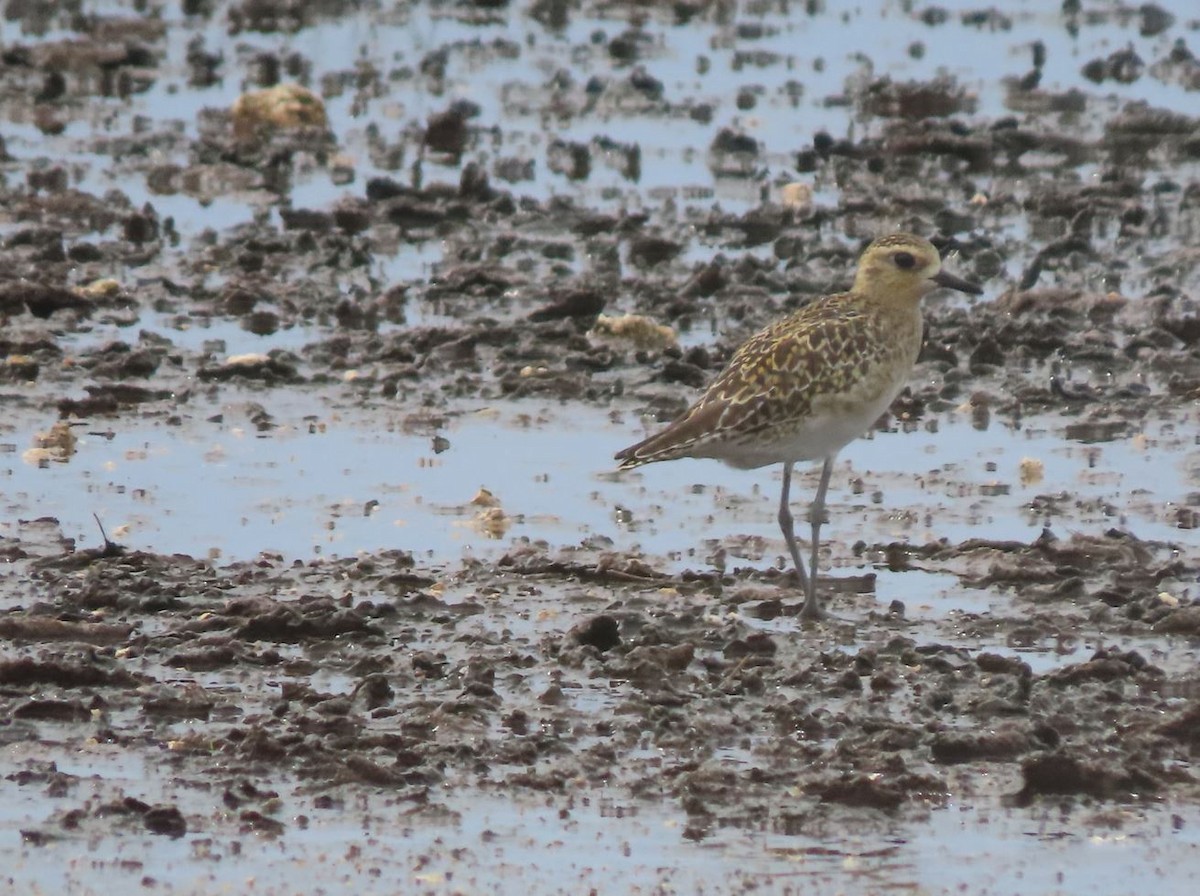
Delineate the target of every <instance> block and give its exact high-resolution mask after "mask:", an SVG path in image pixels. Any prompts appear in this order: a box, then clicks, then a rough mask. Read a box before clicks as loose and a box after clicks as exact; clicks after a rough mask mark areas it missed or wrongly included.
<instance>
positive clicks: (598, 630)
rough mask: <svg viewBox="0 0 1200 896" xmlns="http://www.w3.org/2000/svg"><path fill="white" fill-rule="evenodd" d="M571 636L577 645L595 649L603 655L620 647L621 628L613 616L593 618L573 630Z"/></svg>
mask: <svg viewBox="0 0 1200 896" xmlns="http://www.w3.org/2000/svg"><path fill="white" fill-rule="evenodd" d="M569 636H570V638H571V640H573V641H574V642H575V643H576V644H580V645H583V646H585V647H594V648H596V649H597V650H599V651H600V652H601V653H604V652H606V651H609V650H612V649H613V648H614V647H619V646H620V644H621V628H620V625H619V624H618V623H617V620H616V619H614V618H613V617H612V616H608V615H601V616H593V617H592V618H591V619H589V620H587V621H586V622H581V623H579V625H577V626H575V627H574V628H572V629H571V631H570V633H569Z"/></svg>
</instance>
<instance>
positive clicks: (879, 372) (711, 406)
mask: <svg viewBox="0 0 1200 896" xmlns="http://www.w3.org/2000/svg"><path fill="white" fill-rule="evenodd" d="M937 286H946V287H949V288H951V289H957V290H960V291H963V292H972V293H978V292H980V289H979V287H977V286H974V285H973V284H970V283H967V282H966V281H963V280H960V279H958V278H957V277H953V276H952V275H950V274H947V273H945V272H944V271H942V270H941V259H940V258H939V256H938V253H937V250H936V249H935V248H934V247H933V245H932V244H930V243H929V242H928V241H927V240H924V239H922V238H921V237H918V236H914V235H912V234H909V233H895V234H892V235H891V236H886V237H883V238H881V239H878V240H876V241H875V242H873V243H872V244H871V245H870V246H868V247H867V249H866V251H865V252H864V253H863V255H862V258H861V259H859V263H858V271H857V273H856V275H855V279H854V285H853V287H852V288H851V290H850V291H849V292H844V293H838V294H836V295H830V296H824V297H822V298H819V299H817V300H815V301H813V302H812V303H810V304H808V305H806V306H805V307H803V308H801V309H800V310H799V311H796V312H795V313H793V314H791V315H789V316H788V317H785V318H783V319H782V320H779V321H776V322H775V323H773V324H771V325H770V326H768V327H766V328H765V329H763V330H761V331H759V332H758V333H756V334H755V335H754V336H752V337H750V339H749V340H747V341H746V342H745V343H744V344H743V345H742V346H741V347H740V348H739V349H738V350H737V351H736V352H735V353H734V355H733V357H732V358H731V359H730V361H729V364H728V365H727V366H726V368H725V369H724V370H723V371H722V372H721V373H720V374H719V375H718V376H717V378H716V380H714V381H713V383H712V384H711V385H710V386H709V387H708V389H707V390H705V392H704V394H703V395H702V396H701V397H700V398H699V400H698V401H696V403H695V404H693V405H692V406H691V407H690V408H689V409H688V410H687V411H686V412H684V414H683V415H682V416H680V417H679V419H677V420H676V421H675V422H674V423H672V424H670V425H669V426H668V427H667V428H666V429H664V430H662V431H661V432H659V433H657V434H655V435H653V436H651V437H650V438H648V439H645V440H643V441H641V442H638V443H637V444H636V445H631V446H630V447H629V448H626V449H624V450H623V451H620V452H618V453H617V455H616V457H617V459H618V460H620V461H621V469H629V468H631V467H637V466H640V465H642V464H648V463H654V462H656V461H663V460H674V459H676V458H681V457H708V458H716V459H718V460H723V461H725V462H726V463H728V464H730V465H732V466H736V467H760V466H764V465H766V464H772V463H782V464H783V465H784V478H783V493H782V496H781V500H780V511H779V522H780V527H781V528H782V530H783V535H784V540H785V541H786V542H787V545H788V550H789V553H790V554H791V556H792V559H793V561H794V562H795V565H796V572H797V575H798V576H799V578H800V581H801V584H802V586H803V587H804V588H805V591H806V592H807V594H806V600H805V604H804V615H805V616H808V617H816V616H820V615H821V609H820V604H819V603H818V602H817V599H816V565H817V564H816V559H817V550H816V548H817V543H818V538H819V530H820V517H821V516H822V515H823V513H824V500H825V490H826V487H827V486H828V483H829V476H830V473H831V471H832V463H833V458H834V456H835V455H836V454H837V452H838V451H839V450H840V449H841V448H842V446H843V445H845V444H846V443H847V442H850V441H851V440H853V439H854V438H856V437H858V436H860V435H862V434H863V433H864V432H865V431H866V430H867V429H868V428H869V427H870V425H871V424H872V423H873V422H874V421H875V420H876V419H877V418H878V417H879V415H880V414H882V413H883V412H884V411H885V410H886V409H887V407H888V406H889V405H890V404H891V403H892V401H893V400H894V399H895V397H896V395H897V394H899V392H900V390H901V389H902V388H903V387H904V383H905V381H906V379H907V378H908V375H909V373H910V372H911V370H912V366H913V364H914V363H915V362H916V359H917V354H918V352H919V351H920V348H921V338H922V320H921V298H922V297H923V296H924V295H925V294H926V293H927V292H929V291H930V290H931V289H933V288H936V287H937ZM817 459H823V460H824V461H825V466H824V468H823V470H822V474H821V484H820V486H819V487H818V489H817V498H816V501H815V502H814V504H813V511H812V513H811V514H810V521H811V522H812V525H813V545H812V562H811V566H812V575H811V577H810V576H807V575H806V574H805V571H804V564H803V563H802V562H801V560H800V555H799V552H798V549H797V548H796V544H795V534H794V532H793V530H792V517H791V513H790V510H789V508H788V490H789V487H790V485H791V475H792V465H793V464H794V463H795V462H796V461H800V460H817Z"/></svg>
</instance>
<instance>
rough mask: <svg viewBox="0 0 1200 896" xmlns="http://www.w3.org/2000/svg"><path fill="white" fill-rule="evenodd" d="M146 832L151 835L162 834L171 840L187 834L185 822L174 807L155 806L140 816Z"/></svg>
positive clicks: (180, 813)
mask: <svg viewBox="0 0 1200 896" xmlns="http://www.w3.org/2000/svg"><path fill="white" fill-rule="evenodd" d="M142 820H143V822H144V823H145V825H146V830H148V831H149V832H150V833H151V834H163V835H165V836H167V837H171V838H172V839H175V838H178V837H182V836H183V835H184V834H186V833H187V821H186V820H185V819H184V817H183V813H182V812H180V811H179V810H178V809H177V808H175V807H174V806H155V807H154V808H152V809H148V810H147V811H146V814H145V815H143V816H142Z"/></svg>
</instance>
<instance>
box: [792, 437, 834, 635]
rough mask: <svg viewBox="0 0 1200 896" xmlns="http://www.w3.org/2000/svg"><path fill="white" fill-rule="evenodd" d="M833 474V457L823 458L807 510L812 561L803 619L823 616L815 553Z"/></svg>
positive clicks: (818, 543)
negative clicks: (814, 495)
mask: <svg viewBox="0 0 1200 896" xmlns="http://www.w3.org/2000/svg"><path fill="white" fill-rule="evenodd" d="M832 474H833V455H830V456H829V457H827V458H825V466H823V467H822V468H821V482H820V483H819V484H818V485H817V496H816V498H814V499H813V502H812V506H811V507H810V508H809V509H808V521H809V523H810V524H812V561H811V564H810V566H809V580H808V596H807V598H805V601H804V609H803V610H801V611H800V615H801V617H803V618H804V619H820V618H821V617H823V616H824V615H825V611H824V610H822V609H821V602H820V601H819V600H818V599H817V553H818V551H819V550H820V548H821V523H823V522H825V492H826V490H827V489H828V488H829V477H830V476H831V475H832Z"/></svg>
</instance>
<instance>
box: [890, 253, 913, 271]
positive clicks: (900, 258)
mask: <svg viewBox="0 0 1200 896" xmlns="http://www.w3.org/2000/svg"><path fill="white" fill-rule="evenodd" d="M892 261H894V262H896V267H898V268H900V270H902V271H910V270H912V269H913V268H914V267H915V266H916V264H917V260H916V259H915V258H913V254H912V253H911V252H897V253H896V254H895V255H893V256H892Z"/></svg>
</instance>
